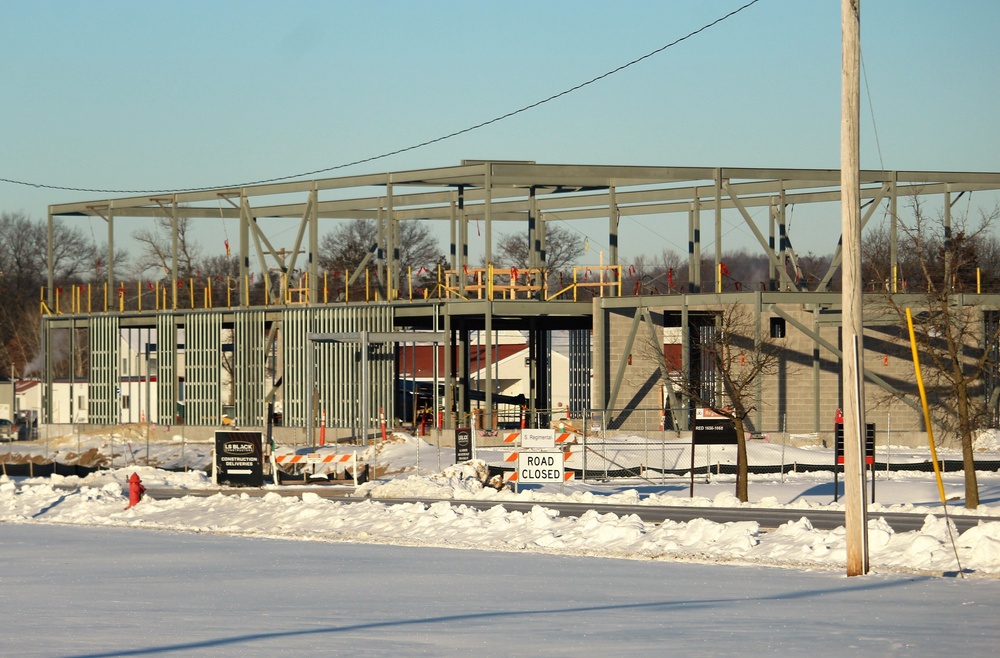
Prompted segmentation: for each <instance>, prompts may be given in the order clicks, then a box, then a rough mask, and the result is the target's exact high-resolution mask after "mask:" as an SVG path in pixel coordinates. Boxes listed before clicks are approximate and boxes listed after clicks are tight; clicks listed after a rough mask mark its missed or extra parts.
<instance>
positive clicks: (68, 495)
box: [0, 434, 1000, 576]
mask: <svg viewBox="0 0 1000 658" xmlns="http://www.w3.org/2000/svg"><path fill="white" fill-rule="evenodd" d="M90 440H92V441H99V439H98V438H95V437H91V439H90ZM156 448H157V449H158V450H159V451H160V453H161V455H162V454H165V453H167V452H168V451H170V450H173V449H175V446H170V445H166V446H157V447H156ZM204 448H205V446H203V447H202V449H192V447H191V446H187V447H186V454H188V455H195V456H196V457H197V458H198V459H201V455H203V454H206V453H207V452H208V451H207V450H205V449H204ZM335 449H336V448H334V447H331V448H329V450H335ZM453 454H454V453H453V451H439V450H438V449H437V448H435V447H433V446H431V445H429V444H427V443H425V442H424V441H422V440H420V439H417V438H415V437H413V436H410V435H408V434H397V435H395V437H394V438H393V439H392V440H391V441H389V442H387V443H385V444H381V445H379V446H377V447H375V446H371V447H369V448H367V449H366V450H364V451H363V456H364V458H365V459H366V460H367V461H369V462H374V463H376V464H377V465H378V468H379V471H380V472H382V471H384V472H392V473H395V475H392V476H386V477H383V478H379V479H377V480H374V481H372V482H369V483H367V484H364V485H362V486H361V487H359V488H358V490H357V492H355V494H354V495H355V496H356V498H357V500H343V499H341V500H336V499H333V500H331V499H327V498H321V497H320V496H319V495H317V494H316V493H315V492H314V491H310V490H309V489H308V488H304V489H301V494H300V495H298V496H292V497H289V496H281V495H278V493H276V492H272V493H269V494H267V495H265V496H263V497H251V496H249V495H247V494H241V495H230V496H223V495H217V496H211V497H196V496H186V497H182V498H172V499H162V500H156V499H155V497H148V498H147V499H146V500H144V501H143V502H142V503H141V504H140V505H139V506H137V507H136V508H134V509H128V510H126V509H124V507H125V505H124V503H125V498H124V497H123V493H122V490H123V488H124V487H125V486H126V485H125V482H126V480H127V478H128V477H129V475H131V474H132V473H133V472H135V473H138V474H139V476H140V477H141V478H142V480H143V482H144V484H145V485H146V486H147V487H149V488H151V489H153V488H154V487H157V486H169V487H176V488H182V489H183V488H205V487H211V486H212V484H211V481H210V480H209V478H208V477H207V476H206V475H205V473H204V472H202V471H189V472H179V473H177V472H170V471H165V470H160V469H157V468H153V467H147V466H135V465H131V466H128V467H126V468H121V467H119V468H116V469H109V470H103V471H98V472H96V473H93V474H92V475H90V476H87V477H85V478H80V477H76V476H73V477H64V476H52V477H48V478H18V480H19V481H17V482H15V481H13V480H11V479H10V478H5V479H3V480H0V522H6V523H58V524H74V525H80V526H113V527H140V528H152V529H157V530H169V531H175V532H199V533H204V532H211V533H228V534H238V535H245V536H255V537H267V538H286V539H300V538H308V539H312V540H321V541H332V542H345V541H346V542H365V543H378V544H399V545H411V546H413V545H420V546H436V547H442V548H463V549H487V550H493V551H514V552H545V553H556V554H561V555H585V556H599V557H617V558H632V559H654V560H685V561H702V562H727V563H736V564H749V565H774V566H783V567H793V568H821V569H830V570H834V571H837V570H841V569H843V568H844V564H845V559H846V558H845V555H846V542H845V533H844V530H843V528H840V529H838V530H833V531H827V530H818V529H816V528H814V527H813V526H812V524H811V523H810V522H809V512H810V510H815V509H842V501H841V502H839V503H834V502H833V481H832V474H830V473H807V474H786V475H784V476H782V475H768V476H755V477H754V478H753V480H752V482H751V486H750V491H751V501H752V502H750V503H745V504H741V503H740V502H739V501H738V500H736V498H735V497H734V496H733V489H734V483H733V477H732V476H728V477H727V476H711V478H706V477H705V476H699V477H698V478H697V480H696V485H695V496H694V497H691V496H690V493H689V486H690V485H689V481H688V480H687V479H686V478H676V477H675V478H671V479H668V480H664V481H663V482H656V481H648V480H647V481H643V480H637V481H630V482H624V483H623V482H598V483H569V484H567V485H565V486H564V487H559V486H558V485H546V486H535V487H531V488H523V489H522V490H521V491H519V492H516V493H515V492H513V491H511V490H509V489H503V490H501V491H498V490H496V489H494V488H492V487H489V486H484V484H483V480H485V470H484V465H483V464H482V463H481V462H472V463H469V464H460V465H455V464H453V463H452V464H449V463H448V462H449V457H450V456H451V455H453ZM917 457H919V454H917V455H913V458H917ZM439 460H443V461H444V463H445V464H446V465H444V466H443V467H442V468H441V470H437V464H438V463H439ZM451 461H453V460H451ZM418 463H419V464H420V465H421V466H420V467H419V469H418V468H417V464H418ZM979 480H980V489H981V498H982V501H983V503H984V504H982V505H981V506H980V507H979V509H978V510H976V513H978V514H980V515H984V516H992V515H996V516H997V517H998V520H997V522H996V523H983V524H980V525H978V526H976V527H974V528H972V529H970V530H967V531H965V532H964V533H961V534H959V533H957V532H953V528H952V527H950V526H949V524H948V523H947V522H946V520H945V517H944V514H943V512H944V508H943V507H942V505H941V503H940V500H939V493H938V489H937V485H936V482H935V481H934V478H933V476H932V475H928V474H923V473H890V474H887V473H880V474H878V479H877V480H876V492H877V494H878V497H877V498H878V501H879V502H878V503H877V504H873V505H871V506H870V522H869V542H870V556H871V565H872V568H873V569H874V570H875V571H879V572H907V573H923V574H942V573H955V572H957V571H958V567H959V563H960V564H961V567H962V568H963V569H964V570H965V571H966V572H967V573H968V574H970V575H974V576H997V575H1000V474H997V473H987V472H983V473H980V474H979ZM841 485H842V483H841ZM963 490H964V489H963V483H962V477H961V474H948V475H947V479H946V486H945V492H946V495H947V496H948V497H949V498H951V499H952V500H951V501H950V504H949V511H950V513H951V514H964V513H968V512H967V510H965V508H964V507H962V506H961V504H962V500H961V496H962V493H963ZM366 497H377V498H407V497H431V498H438V499H441V502H438V503H433V504H428V505H424V504H404V505H386V504H382V503H378V502H373V501H371V500H365V498H366ZM449 499H459V500H460V499H477V500H495V501H496V502H497V506H496V507H493V508H491V509H488V510H484V511H480V510H477V509H474V508H471V507H467V506H464V505H461V504H456V505H452V504H450V503H449V502H448V500H449ZM506 500H520V501H533V502H537V503H538V506H537V507H535V508H534V509H533V510H532V511H531V512H529V513H522V512H518V511H508V510H506V509H505V508H504V507H503V502H504V501H506ZM549 501H573V502H586V503H591V504H593V505H594V510H593V511H590V512H587V513H584V514H582V515H581V516H579V517H572V516H569V517H566V516H560V515H559V513H558V512H555V511H552V510H550V509H548V508H546V507H545V503H546V502H549ZM602 503H616V504H643V505H689V506H703V507H707V506H727V507H732V506H745V507H790V508H793V509H796V510H801V512H802V518H801V519H800V520H798V521H796V522H794V523H788V524H786V525H784V526H782V527H781V528H778V529H777V530H774V531H770V532H763V531H762V530H761V529H760V528H759V526H758V525H757V523H756V522H741V523H714V522H711V521H707V520H696V521H691V522H686V523H676V522H669V521H668V522H665V523H662V524H652V523H646V522H643V521H642V520H640V519H639V518H638V517H636V516H631V515H630V516H622V517H619V516H617V515H615V514H612V513H606V512H602V511H601V505H602ZM884 511H908V512H914V513H919V514H921V515H924V516H925V517H926V519H925V523H924V526H923V529H922V530H920V531H919V532H906V533H896V532H894V531H893V529H892V528H891V527H890V526H889V525H888V524H886V523H885V522H884V521H883V520H882V519H880V517H879V513H880V512H884ZM956 549H957V553H958V555H957V558H956V554H955V553H956Z"/></svg>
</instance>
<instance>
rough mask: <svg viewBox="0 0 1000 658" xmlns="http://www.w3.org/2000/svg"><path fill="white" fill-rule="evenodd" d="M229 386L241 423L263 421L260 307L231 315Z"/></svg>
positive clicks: (264, 338) (263, 341) (263, 343)
mask: <svg viewBox="0 0 1000 658" xmlns="http://www.w3.org/2000/svg"><path fill="white" fill-rule="evenodd" d="M234 320H235V322H234V324H235V326H234V328H233V352H234V354H233V372H232V377H233V381H232V386H233V387H234V389H235V393H236V395H235V400H234V401H235V402H236V418H235V419H234V420H235V421H236V422H237V423H239V424H241V425H249V426H256V427H260V426H262V425H263V424H264V416H265V413H266V411H265V410H266V404H265V403H264V395H265V393H266V391H265V390H264V386H265V382H266V373H265V359H266V357H267V355H266V354H265V347H266V346H267V333H266V331H265V329H264V312H263V311H242V312H237V313H236V314H235V316H234Z"/></svg>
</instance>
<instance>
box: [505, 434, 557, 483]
mask: <svg viewBox="0 0 1000 658" xmlns="http://www.w3.org/2000/svg"><path fill="white" fill-rule="evenodd" d="M522 439H523V437H522ZM565 481H566V453H564V452H562V451H561V450H552V451H547V452H541V451H531V452H525V451H522V452H518V453H517V483H518V484H547V483H553V482H554V483H556V484H562V483H563V482H565Z"/></svg>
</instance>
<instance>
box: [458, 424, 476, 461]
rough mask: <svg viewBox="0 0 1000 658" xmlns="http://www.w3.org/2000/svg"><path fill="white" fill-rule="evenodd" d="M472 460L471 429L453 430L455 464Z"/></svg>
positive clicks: (460, 428) (459, 428)
mask: <svg viewBox="0 0 1000 658" xmlns="http://www.w3.org/2000/svg"><path fill="white" fill-rule="evenodd" d="M470 459H472V428H471V427H456V428H455V463H456V464H461V463H462V462H467V461H469V460H470Z"/></svg>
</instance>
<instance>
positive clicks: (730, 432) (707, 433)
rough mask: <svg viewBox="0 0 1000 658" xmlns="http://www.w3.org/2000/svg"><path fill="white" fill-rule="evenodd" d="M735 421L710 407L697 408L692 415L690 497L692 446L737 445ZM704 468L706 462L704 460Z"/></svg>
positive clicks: (692, 480)
mask: <svg viewBox="0 0 1000 658" xmlns="http://www.w3.org/2000/svg"><path fill="white" fill-rule="evenodd" d="M738 443H739V436H738V435H737V434H736V423H735V422H733V419H732V418H729V417H728V416H724V415H722V414H720V413H719V412H717V411H712V410H711V409H698V410H697V411H695V416H694V429H693V431H692V432H691V497H692V498H694V447H695V446H715V445H724V446H730V445H737V444H738ZM706 468H708V463H707V462H706Z"/></svg>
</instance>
